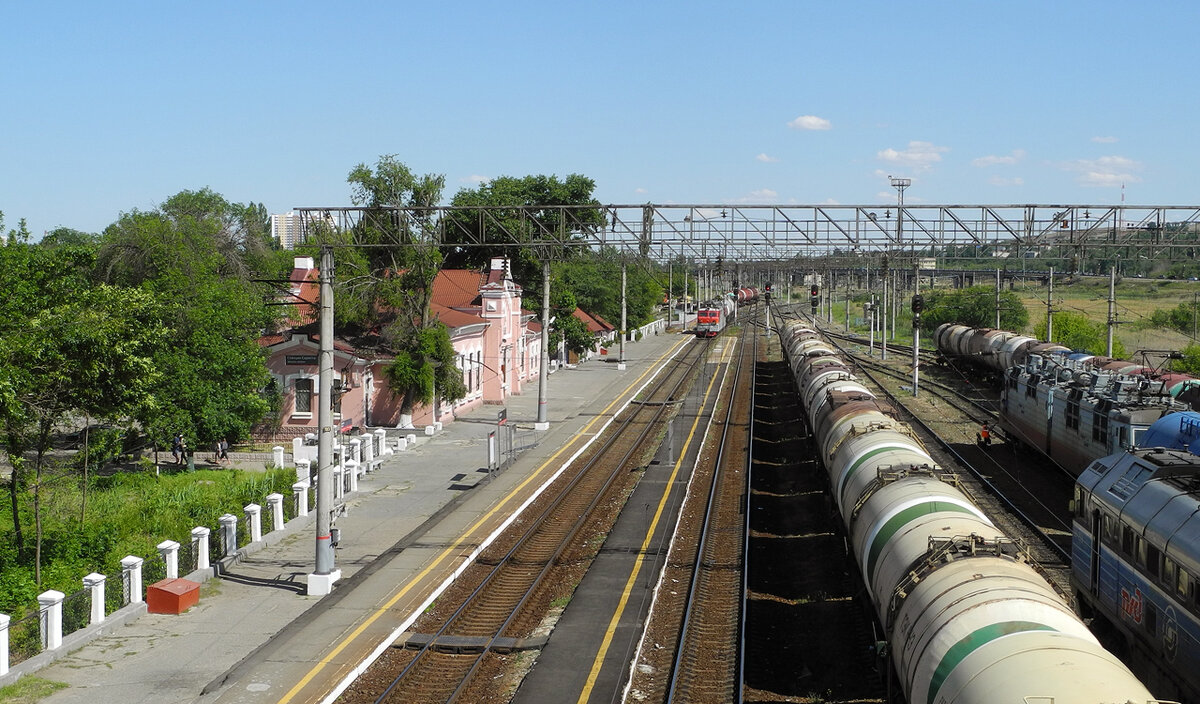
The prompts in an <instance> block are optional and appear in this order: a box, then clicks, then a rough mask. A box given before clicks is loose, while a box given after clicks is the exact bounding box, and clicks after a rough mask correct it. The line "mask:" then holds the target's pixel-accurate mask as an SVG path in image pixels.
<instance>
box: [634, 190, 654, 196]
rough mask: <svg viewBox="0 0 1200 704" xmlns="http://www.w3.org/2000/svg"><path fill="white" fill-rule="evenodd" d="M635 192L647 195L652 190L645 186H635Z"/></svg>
mask: <svg viewBox="0 0 1200 704" xmlns="http://www.w3.org/2000/svg"><path fill="white" fill-rule="evenodd" d="M633 192H634V193H636V194H638V195H645V194H647V193H649V192H650V191H647V190H646V189H645V188H635V189H633Z"/></svg>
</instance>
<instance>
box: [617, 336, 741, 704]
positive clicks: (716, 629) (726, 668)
mask: <svg viewBox="0 0 1200 704" xmlns="http://www.w3.org/2000/svg"><path fill="white" fill-rule="evenodd" d="M759 328H760V326H757V325H754V324H751V323H747V324H746V326H745V327H744V328H743V329H742V331H741V334H740V336H739V340H738V345H737V350H736V352H735V354H734V355H733V359H732V360H731V362H730V365H729V366H728V367H727V371H726V375H727V377H731V383H729V384H726V385H725V386H724V388H723V391H722V395H721V400H720V402H719V403H718V409H719V411H718V413H719V415H718V417H719V420H717V421H716V423H715V425H714V426H713V427H714V428H715V429H719V430H720V432H719V433H713V434H712V435H711V436H710V439H709V441H708V443H706V447H705V448H704V450H702V452H701V454H700V459H699V461H698V463H697V466H696V467H695V468H694V469H693V471H692V478H691V481H690V483H689V488H688V496H687V499H686V500H685V502H684V504H683V507H682V509H681V511H680V518H679V521H678V523H677V525H676V528H675V537H674V539H673V542H672V549H671V553H670V555H669V556H668V559H667V564H666V567H665V569H664V572H663V575H662V579H661V580H660V583H659V588H658V591H657V593H656V596H655V607H654V610H653V613H652V616H651V620H650V622H649V623H647V625H646V635H645V637H644V638H643V646H642V648H641V649H640V652H639V657H638V658H637V662H638V664H639V667H637V668H635V670H634V672H633V674H632V675H631V679H630V685H629V688H628V691H629V692H632V693H636V698H637V700H638V701H656V702H658V701H666V702H722V703H724V702H733V701H740V700H741V698H740V690H741V671H742V668H741V653H742V650H743V649H742V646H741V641H742V637H741V633H742V624H743V613H744V596H743V595H744V589H743V577H744V559H745V558H744V556H745V519H746V513H745V511H744V510H743V509H744V505H745V498H746V492H747V477H748V459H747V458H748V453H749V446H750V430H751V427H752V421H751V420H750V419H751V417H752V413H753V410H752V407H753V372H754V366H755V361H756V359H757V355H758V339H759V336H760V332H759ZM650 643H652V644H653V645H651V646H649V647H648V644H650Z"/></svg>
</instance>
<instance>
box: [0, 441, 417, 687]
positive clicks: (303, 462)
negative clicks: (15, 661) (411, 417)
mask: <svg viewBox="0 0 1200 704" xmlns="http://www.w3.org/2000/svg"><path fill="white" fill-rule="evenodd" d="M438 425H439V426H440V423H439V424H438ZM430 427H431V428H432V427H433V426H430ZM439 429H440V428H439ZM386 440H387V434H386V431H384V430H376V431H375V432H374V433H363V434H362V435H361V436H358V437H355V438H353V439H352V440H350V442H349V443H347V445H346V446H335V455H334V457H335V459H339V460H340V461H339V463H338V464H337V465H335V467H334V474H333V480H334V482H335V484H334V496H335V497H336V498H338V499H341V498H344V497H345V496H346V494H347V493H353V492H355V491H358V481H359V478H360V477H361V476H362V475H364V474H368V473H370V472H373V471H376V470H378V469H379V466H380V464H381V463H382V461H383V457H385V456H387V455H390V454H392V453H393V452H394V451H395V450H394V449H393V448H392V447H389V446H388V444H387V442H386ZM415 443H416V435H415V434H413V435H409V436H403V437H401V438H400V440H399V442H398V443H397V445H398V449H399V450H403V449H405V448H407V447H409V446H410V444H415ZM274 449H275V458H276V465H277V466H283V450H284V448H282V447H276V448H274ZM314 450H315V448H314ZM312 461H315V452H314V457H313V458H312ZM311 466H312V464H311V461H310V460H309V459H304V458H302V459H299V460H297V461H296V476H297V481H296V483H295V484H293V485H292V500H293V502H294V504H293V507H294V509H295V518H294V519H293V521H292V522H293V523H294V522H295V520H296V519H306V520H304V521H303V522H304V523H308V522H310V520H311V519H308V518H307V517H308V516H309V496H308V495H309V490H310V489H311V488H312V487H313V486H314V485H315V483H316V478H315V477H312V476H310V472H311ZM265 500H266V506H267V513H268V515H269V516H270V521H271V525H270V531H269V532H268V534H267V535H264V533H263V525H262V524H263V516H262V513H263V507H262V506H260V505H259V504H248V505H247V506H245V507H243V509H242V511H243V516H242V518H240V519H239V517H238V516H235V515H233V514H229V513H227V514H225V515H223V516H221V517H220V518H219V519H218V523H219V524H220V527H219V528H218V529H217V536H216V539H217V541H218V545H219V547H220V557H219V558H218V561H219V562H221V563H226V562H230V561H233V560H234V559H236V558H237V556H238V553H239V548H238V538H237V531H238V524H239V523H241V522H243V521H244V523H245V527H246V531H247V534H248V535H249V538H250V542H249V544H248V545H246V546H245V547H243V548H241V551H243V552H254V551H255V550H257V549H261V548H262V547H263V546H264V545H265V544H268V543H272V542H274V541H275V540H276V539H277V538H275V537H273V536H272V535H271V534H280V533H282V532H283V531H284V530H285V529H286V528H287V525H285V521H284V496H283V495H282V494H277V493H276V494H268V495H267V496H266V497H265ZM211 535H212V531H211V529H209V528H207V527H205V526H197V527H195V528H193V529H192V531H191V545H190V549H191V551H192V553H194V555H195V569H194V570H193V571H192V573H191V574H189V575H188V578H190V579H193V580H194V581H206V580H207V579H208V578H209V577H210V576H212V573H213V571H214V570H213V565H212V560H211V557H210V555H211V552H210V548H211V545H210V537H211ZM157 550H158V556H159V558H160V559H161V560H162V562H163V565H164V566H165V573H166V577H167V579H176V578H178V577H179V551H180V544H179V543H178V542H176V541H174V540H164V541H163V542H161V543H159V544H158V546H157ZM144 565H145V559H144V558H141V557H138V556H136V555H129V556H126V557H125V558H123V559H122V560H121V584H120V585H119V587H120V588H121V589H122V596H123V598H122V599H121V602H122V606H121V607H120V608H119V609H118V610H117V611H115V612H113V613H112V614H106V613H105V612H106V609H105V603H106V602H105V590H106V582H107V581H108V577H107V576H106V575H103V574H99V573H96V572H93V573H92V574H89V575H87V576H86V577H84V578H83V589H82V590H80V591H79V592H76V593H75V594H72V595H70V596H68V595H65V594H63V593H62V592H60V591H55V590H49V591H45V592H42V593H41V594H39V595H38V597H37V600H38V612H37V619H38V620H37V624H38V631H39V635H40V642H41V652H40V653H39V654H38V655H36V656H34V657H30V658H28V659H26V660H24V661H23V663H21V665H22V666H21V667H18V668H16V669H13V670H11V672H10V662H11V659H10V652H9V646H10V643H11V639H10V636H11V635H12V634H11V633H10V628H12V627H15V626H16V625H17V624H16V623H13V622H12V621H11V617H10V616H8V615H5V614H0V685H4V684H7V683H9V682H11V681H14V680H15V679H16V678H17V677H20V676H21V675H22V674H24V673H23V671H24V670H29V671H32V670H34V669H37V668H40V667H42V666H44V665H45V664H46V663H48V662H49V661H51V660H53V659H54V657H56V653H57V652H60V651H61V652H65V651H66V650H67V649H69V648H77V647H79V646H80V645H82V644H83V643H85V642H87V640H90V639H91V638H93V637H95V636H96V635H99V634H100V633H102V632H103V631H102V628H103V626H104V625H105V624H106V622H108V621H112V620H114V619H116V620H119V621H120V622H125V621H127V620H130V619H131V618H135V617H136V616H138V615H140V614H141V613H142V612H143V611H144V610H145V606H144V603H145V586H144V585H143V583H142V573H143V567H144ZM222 566H223V564H222V565H218V566H217V571H219V570H220V569H221V567H222ZM74 599H88V600H89V601H90V609H89V610H88V612H87V619H86V621H87V623H86V624H85V625H83V627H81V628H79V629H78V630H76V631H75V632H74V633H64V627H63V604H64V602H65V601H70V600H74ZM29 618H30V619H32V618H33V617H32V616H30V617H29ZM18 623H21V622H18ZM29 626H30V627H31V624H29ZM64 642H67V645H68V647H67V648H64ZM26 663H27V664H28V667H25V666H24V665H25V664H26Z"/></svg>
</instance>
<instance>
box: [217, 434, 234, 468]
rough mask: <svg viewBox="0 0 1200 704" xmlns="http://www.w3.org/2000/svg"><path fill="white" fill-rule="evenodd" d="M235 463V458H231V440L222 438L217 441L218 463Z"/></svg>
mask: <svg viewBox="0 0 1200 704" xmlns="http://www.w3.org/2000/svg"><path fill="white" fill-rule="evenodd" d="M222 462H224V463H225V464H233V460H231V459H229V440H227V439H225V438H221V439H220V440H218V441H217V464H221V463H222Z"/></svg>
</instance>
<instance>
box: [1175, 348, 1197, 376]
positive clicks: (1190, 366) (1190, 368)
mask: <svg viewBox="0 0 1200 704" xmlns="http://www.w3.org/2000/svg"><path fill="white" fill-rule="evenodd" d="M1170 369H1171V371H1173V372H1182V373H1184V374H1191V375H1192V376H1195V377H1200V344H1196V343H1195V342H1191V343H1188V345H1187V346H1186V347H1184V348H1183V359H1177V360H1171V362H1170Z"/></svg>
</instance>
